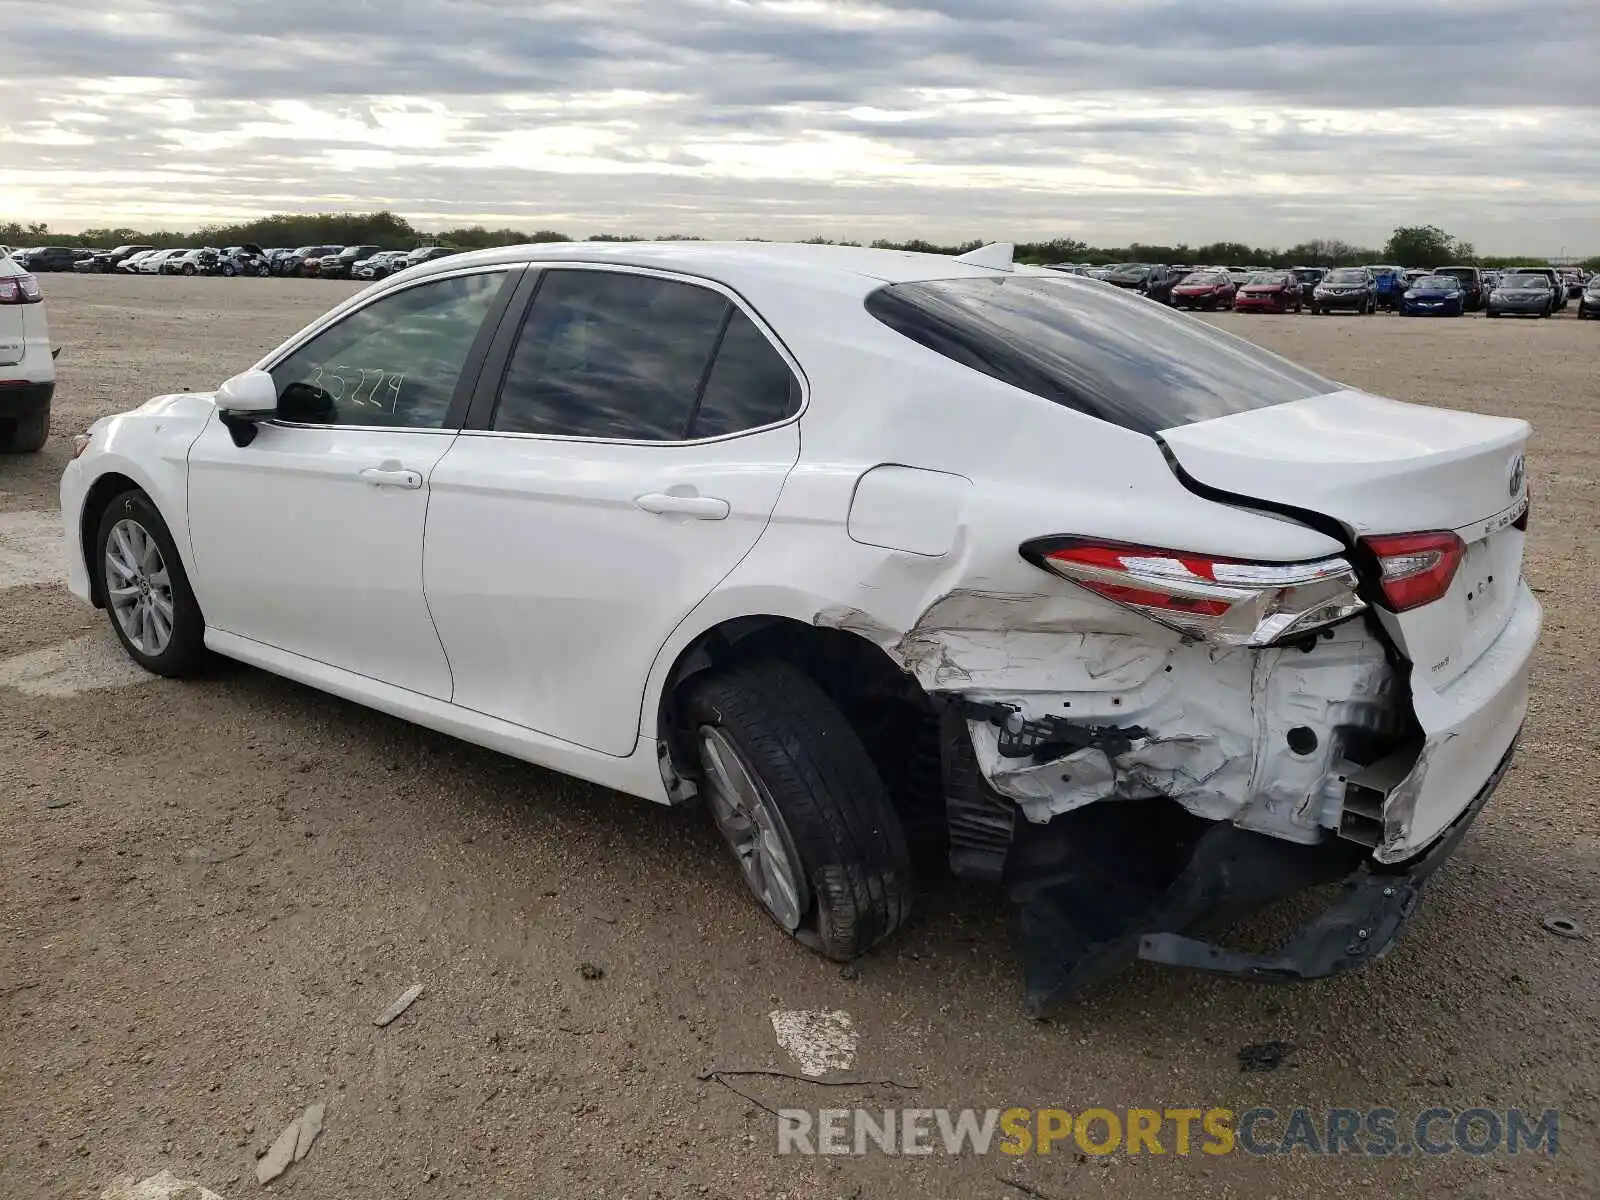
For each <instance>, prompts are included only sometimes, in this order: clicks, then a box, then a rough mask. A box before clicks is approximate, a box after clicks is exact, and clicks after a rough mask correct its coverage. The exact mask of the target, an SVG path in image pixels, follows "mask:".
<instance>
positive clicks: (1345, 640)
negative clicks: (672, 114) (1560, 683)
mask: <svg viewBox="0 0 1600 1200" xmlns="http://www.w3.org/2000/svg"><path fill="white" fill-rule="evenodd" d="M1528 433H1529V430H1528V426H1527V425H1526V424H1525V423H1524V422H1522V421H1518V420H1510V419H1503V418H1498V417H1491V416H1479V415H1472V414H1467V413H1459V412H1450V411H1444V410H1440V409H1435V408H1424V407H1415V406H1412V405H1409V404H1404V403H1400V402H1398V401H1394V400H1387V399H1383V398H1380V397H1377V396H1373V395H1369V394H1366V393H1363V392H1359V391H1356V390H1353V389H1350V388H1347V387H1345V386H1343V385H1340V384H1337V383H1333V382H1330V381H1328V380H1326V379H1323V378H1320V377H1319V376H1317V375H1315V374H1313V373H1312V372H1310V371H1307V370H1304V369H1302V368H1300V367H1298V366H1295V365H1294V364H1292V363H1290V362H1287V361H1285V360H1283V359H1281V358H1278V357H1276V356H1274V355H1271V354H1269V353H1267V352H1265V351H1263V350H1260V349H1258V348H1256V347H1255V346H1253V345H1251V344H1250V343H1248V342H1245V341H1242V340H1240V339H1237V338H1234V337H1232V336H1229V335H1227V334H1224V333H1221V332H1219V331H1217V330H1215V329H1213V328H1212V327H1210V326H1209V325H1207V324H1205V323H1203V322H1201V321H1198V320H1195V319H1192V318H1189V317H1186V316H1183V315H1180V314H1177V313H1174V312H1171V311H1169V310H1167V309H1166V308H1164V307H1162V306H1157V305H1151V304H1148V303H1145V302H1143V301H1142V300H1140V299H1139V298H1138V297H1136V296H1131V295H1124V294H1122V293H1119V292H1117V291H1115V290H1113V289H1110V288H1106V287H1104V286H1102V285H1100V284H1097V283H1094V282H1091V281H1088V280H1083V279H1078V278H1075V277H1072V276H1067V275H1062V274H1060V273H1057V272H1047V271H1041V270H1037V269H1033V270H1030V269H1025V268H1021V267H1013V266H1012V265H1011V262H1010V255H1009V252H1008V250H1007V248H1004V247H986V248H984V249H983V250H981V251H978V252H975V253H974V254H972V255H968V256H966V257H964V258H962V259H952V258H946V257H941V256H935V255H920V254H909V253H900V252H894V251H880V250H866V249H854V248H848V247H830V246H784V245H776V244H766V243H750V244H730V245H718V244H710V243H693V242H676V243H667V244H645V243H623V244H607V245H586V244H566V245H545V246H523V247H511V248H504V249H496V250H489V251H483V252H479V253H473V254H465V255H460V256H455V257H450V258H446V259H441V260H439V261H436V262H431V263H428V264H425V265H422V266H419V267H415V268H413V269H411V270H409V271H406V272H404V273H403V274H402V275H399V276H397V277H395V278H393V279H391V280H387V281H384V282H382V283H379V284H375V285H374V286H372V287H370V288H368V289H367V290H365V291H363V292H361V293H360V294H359V295H357V296H355V297H353V298H351V299H349V300H348V301H346V302H345V303H343V304H342V305H340V306H339V307H338V308H336V309H334V310H333V311H332V312H330V313H328V314H327V315H326V316H325V317H323V318H322V319H320V320H318V321H317V322H315V323H314V324H312V325H311V326H309V327H308V328H306V329H305V330H303V331H302V332H300V333H298V334H296V335H295V336H294V337H292V338H290V339H289V340H288V341H287V342H285V343H284V344H283V345H282V346H280V347H279V348H278V349H276V350H274V351H273V352H272V353H270V354H268V355H267V356H266V357H265V358H263V359H262V360H261V361H260V362H259V363H257V364H256V365H255V366H254V367H252V368H250V369H249V370H246V371H244V372H242V373H241V374H238V375H236V376H234V377H233V378H231V379H229V380H228V381H227V382H226V383H224V384H223V385H222V386H221V387H220V388H219V389H218V391H217V392H216V393H214V394H189V393H184V394H178V395H168V396H160V397H157V398H155V399H153V400H151V401H149V402H148V403H146V404H144V405H142V406H141V407H139V408H137V409H134V410H133V411H131V412H128V413H125V414H122V415H119V416H114V417H107V418H103V419H102V420H100V421H97V422H96V423H95V424H94V425H93V426H92V427H91V428H90V430H89V432H88V434H87V435H85V436H83V437H81V438H80V439H79V445H78V450H79V453H78V456H77V457H76V458H75V459H74V461H73V462H72V463H71V464H70V465H69V466H68V468H67V470H66V474H65V477H64V478H63V480H62V487H61V496H62V509H63V512H64V516H65V523H66V540H67V545H68V549H69V561H70V576H71V577H70V585H71V588H72V591H73V592H74V593H75V594H76V595H78V596H79V597H81V598H82V599H83V600H85V601H88V602H90V603H92V604H95V605H98V606H101V607H103V608H105V609H107V611H108V613H109V615H110V619H111V625H112V628H113V629H114V630H115V631H116V634H117V636H118V637H119V638H120V639H121V640H122V643H123V645H124V646H125V647H126V648H127V651H128V653H129V654H130V655H131V656H132V657H133V659H134V660H135V661H137V662H139V663H140V664H142V665H143V666H145V667H147V668H148V669H150V670H151V671H155V672H158V673H160V674H164V675H171V676H181V675H187V674H189V673H191V672H193V671H195V670H197V669H198V668H200V667H201V666H202V665H203V662H204V659H205V657H206V655H207V654H208V653H215V654H221V655H225V656H227V657H229V658H234V659H238V660H240V661H243V662H246V663H251V664H254V665H256V666H258V667H261V668H263V669H265V670H268V671H272V672H276V673H278V674H281V675H285V676H288V677H290V678H292V679H296V680H299V681H301V682H303V683H306V684H309V685H311V686H313V687H317V688H321V689H324V690H326V691H329V692H333V693H335V694H338V695H340V696H344V697H346V698H349V699H352V700H355V701H358V702H360V703H363V704H367V705H371V706H372V707H375V708H378V709H381V710H383V711H385V712H388V713H392V714H395V715H397V716H400V717H403V718H405V719H407V720H410V721H414V722H417V723H418V724H421V725H425V726H428V727H430V728H433V729H437V730H443V731H445V732H448V733H451V734H455V735H457V736H460V737H462V738H465V739H468V740H470V741H473V742H476V743H478V744H480V745H483V746H488V747H492V748H494V749H496V750H499V751H502V752H504V753H506V754H509V755H513V756H515V757H518V758H521V759H524V760H526V761H528V762H532V763H538V764H540V765H543V766H546V767H549V768H552V769H554V770H557V771H562V772H566V773H569V774H572V775H576V776H580V777H582V778H584V779H588V780H592V781H595V782H597V783H600V784H604V785H607V786H610V787H613V788H616V789H619V790H621V791H623V792H628V793H632V794H633V795H636V796H641V797H644V798H646V799H649V800H654V801H658V802H661V803H667V804H684V803H688V802H691V801H704V802H705V805H706V807H707V808H708V809H709V810H710V813H711V815H712V817H713V818H714V819H715V821H716V823H717V825H718V827H719V828H720V830H721V832H722V834H723V835H724V836H725V837H726V839H727V841H728V844H729V846H730V847H731V849H732V851H733V853H734V856H735V858H736V860H737V863H738V865H739V867H740V869H741V870H742V872H743V875H744V878H745V880H746V881H747V883H748V884H749V887H750V890H751V891H752V892H753V893H754V895H755V896H756V897H757V898H758V899H759V901H760V903H761V904H762V905H764V906H765V908H766V909H767V910H768V911H769V912H770V913H771V915H772V916H773V918H775V919H776V920H777V921H778V922H779V923H780V924H781V925H782V927H783V928H784V929H786V930H787V931H789V932H790V933H791V934H792V935H794V936H795V937H796V938H797V939H799V940H800V941H802V942H803V943H805V944H806V945H808V946H810V947H811V948H813V949H815V950H817V951H819V952H821V953H823V954H826V955H828V956H831V957H834V958H838V959H848V958H851V957H853V956H855V955H858V954H861V953H863V952H864V951H866V950H868V949H869V948H870V947H871V946H873V945H874V944H875V943H877V942H879V941H880V940H881V939H883V938H885V937H887V936H888V935H890V934H892V933H893V932H894V931H895V930H896V929H897V928H898V927H899V926H901V925H902V924H903V923H904V922H905V921H906V919H907V915H908V913H909V912H910V910H911V904H912V897H913V892H914V884H913V878H912V862H913V858H912V855H911V853H910V851H909V849H908V844H920V843H921V842H923V841H924V840H927V841H929V842H930V844H932V845H935V846H937V847H939V848H940V849H941V853H942V854H944V855H946V856H947V859H948V864H949V868H950V869H951V870H953V871H954V872H955V873H956V874H958V875H963V876H968V877H974V878H979V879H986V880H992V881H996V882H999V883H1001V884H1002V886H1003V887H1004V888H1005V890H1006V892H1007V894H1008V895H1009V896H1010V897H1011V898H1012V899H1013V900H1014V901H1015V902H1016V903H1017V904H1019V905H1020V906H1021V909H1022V918H1023V924H1022V929H1023V947H1024V957H1025V961H1026V964H1027V973H1028V993H1029V1001H1030V1004H1031V1006H1032V1007H1033V1009H1034V1010H1035V1011H1044V1010H1045V1009H1047V1008H1048V1007H1049V1006H1051V1005H1052V1004H1053V1003H1054V1002H1055V1001H1057V1000H1059V999H1060V998H1061V997H1062V996H1065V995H1067V994H1069V993H1070V992H1072V991H1073V990H1074V989H1076V988H1078V987H1081V986H1083V985H1084V984H1085V983H1087V982H1089V981H1091V980H1093V979H1095V978H1098V977H1099V976H1100V975H1103V974H1104V973H1105V972H1106V971H1107V970H1109V969H1111V968H1114V967H1116V966H1118V965H1120V964H1123V963H1126V962H1129V961H1132V960H1133V959H1135V958H1140V957H1142V958H1145V959H1149V960H1152V961H1156V962H1163V963H1169V964H1175V965H1187V966H1194V967H1202V968H1205V969H1210V970H1218V971H1228V972H1231V973H1234V974H1239V975H1244V976H1252V977H1270V978H1300V977H1312V976H1318V975H1326V974H1330V973H1333V972H1335V971H1340V970H1344V969H1347V968H1349V967H1352V966H1357V965H1360V964H1361V963H1364V962H1366V961H1369V960H1371V959H1372V958H1375V957H1377V956H1378V955H1380V954H1382V953H1383V952H1384V951H1385V950H1387V949H1388V948H1389V946H1390V944H1391V943H1392V942H1393V941H1394V938H1395V936H1396V933H1397V931H1398V930H1399V928H1400V926H1401V925H1402V923H1403V921H1404V919H1405V918H1406V917H1407V916H1408V915H1409V914H1410V912H1411V911H1412V909H1413V907H1414V906H1415V902H1416V898H1417V894H1418V892H1419V891H1420V890H1421V888H1422V886H1423V884H1424V882H1425V881H1426V879H1427V878H1428V876H1429V874H1430V873H1431V872H1432V871H1433V870H1434V869H1435V868H1436V867H1437V866H1438V865H1439V863H1440V862H1441V861H1442V860H1443V859H1444V858H1445V857H1447V856H1448V855H1449V854H1450V853H1451V851H1452V850H1453V849H1454V847H1455V845H1456V844H1457V842H1458V841H1459V840H1460V838H1461V837H1462V835H1463V834H1464V833H1465V831H1466V829H1467V827H1468V825H1469V824H1470V823H1471V821H1472V820H1473V818H1474V817H1475V816H1476V815H1477V813H1478V812H1479V810H1480V809H1481V808H1482V806H1483V805H1484V804H1485V803H1486V802H1487V800H1488V798H1489V796H1490V793H1491V792H1492V791H1493V789H1494V785H1495V783H1496V782H1497V780H1498V779H1499V777H1500V774H1501V772H1502V771H1503V770H1504V768H1505V765H1506V763H1507V762H1508V760H1509V757H1510V754H1511V749H1512V746H1513V743H1514V741H1515V739H1516V736H1517V733H1518V730H1519V729H1520V727H1521V725H1522V722H1523V717H1524V714H1525V712H1526V709H1527V678H1528V662H1529V658H1530V656H1531V654H1532V652H1533V649H1534V644H1535V642H1536V641H1537V639H1538V636H1539V630H1540V623H1541V613H1540V609H1539V605H1538V603H1537V602H1536V601H1535V599H1534V597H1533V595H1532V594H1531V592H1530V591H1529V589H1528V588H1527V586H1526V585H1525V584H1524V582H1523V579H1522V557H1523V543H1524V530H1525V528H1526V524H1527V517H1528V494H1527V488H1526V483H1525V478H1524V476H1525V471H1524V460H1523V451H1524V447H1525V444H1526V442H1527V438H1528ZM908 835H909V836H908ZM919 869H923V870H928V869H929V868H928V866H927V864H926V863H923V862H922V861H921V860H920V859H919ZM1332 879H1345V880H1347V882H1348V886H1347V887H1346V889H1345V891H1344V893H1343V896H1342V899H1341V900H1340V901H1339V902H1338V903H1337V904H1336V905H1334V907H1333V908H1332V909H1330V910H1329V911H1328V912H1327V913H1326V914H1324V915H1323V916H1322V917H1320V918H1318V920H1317V921H1315V922H1313V923H1312V924H1311V925H1309V926H1307V927H1306V929H1305V930H1303V931H1302V932H1301V933H1300V934H1299V935H1297V936H1296V937H1295V938H1294V939H1293V940H1292V941H1290V942H1289V943H1288V944H1286V945H1285V946H1284V947H1282V948H1281V949H1279V950H1278V951H1276V952H1273V953H1270V954H1245V953H1240V952H1236V951H1233V950H1230V949H1227V948H1226V947H1222V946H1215V945H1210V944H1208V943H1205V942H1202V941H1199V940H1197V939H1196V938H1195V937H1194V936H1193V932H1194V928H1195V926H1196V924H1197V923H1198V922H1201V921H1203V920H1206V919H1209V918H1212V917H1215V916H1217V915H1218V913H1219V912H1233V911H1235V910H1237V909H1242V908H1245V907H1248V906H1250V905H1253V904H1260V903H1263V902H1267V901H1271V900H1274V899H1277V898H1278V897H1280V896H1283V895H1286V894H1288V893H1290V892H1293V891H1295V890H1298V889H1301V888H1304V887H1306V886H1308V885H1310V884H1314V883H1320V882H1324V881H1328V880H1332Z"/></svg>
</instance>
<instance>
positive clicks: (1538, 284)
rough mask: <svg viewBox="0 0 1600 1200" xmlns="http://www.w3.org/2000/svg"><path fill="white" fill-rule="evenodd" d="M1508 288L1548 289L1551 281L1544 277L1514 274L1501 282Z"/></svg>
mask: <svg viewBox="0 0 1600 1200" xmlns="http://www.w3.org/2000/svg"><path fill="white" fill-rule="evenodd" d="M1500 282H1501V283H1503V284H1505V286H1506V287H1513V288H1548V287H1549V286H1550V280H1549V279H1548V278H1547V277H1546V276H1543V275H1524V274H1522V273H1520V272H1513V273H1512V274H1510V275H1507V276H1505V277H1504V278H1502V279H1501V280H1500Z"/></svg>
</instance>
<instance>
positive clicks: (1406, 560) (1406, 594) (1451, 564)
mask: <svg viewBox="0 0 1600 1200" xmlns="http://www.w3.org/2000/svg"><path fill="white" fill-rule="evenodd" d="M1361 544H1362V545H1363V546H1365V547H1366V548H1367V549H1368V550H1370V551H1372V553H1373V555H1375V556H1376V558H1377V560H1378V567H1379V569H1380V570H1381V571H1382V576H1381V578H1380V580H1379V582H1380V583H1381V584H1382V586H1383V595H1384V598H1385V599H1386V600H1388V602H1389V607H1390V608H1392V609H1393V610H1394V611H1395V612H1397V613H1402V612H1409V611H1410V610H1411V609H1413V608H1421V607H1422V606H1423V605H1424V604H1432V603H1433V602H1434V601H1435V600H1437V599H1439V598H1440V597H1441V596H1443V595H1444V594H1445V593H1446V592H1448V591H1449V590H1450V582H1451V580H1453V579H1454V578H1455V577H1456V568H1457V567H1459V566H1460V565H1461V559H1462V556H1463V555H1464V554H1465V553H1466V546H1465V545H1463V544H1462V541H1461V539H1460V538H1459V537H1457V536H1456V535H1455V534H1454V533H1451V532H1450V531H1449V530H1447V529H1446V530H1439V531H1437V532H1434V533H1401V534H1394V535H1391V536H1387V537H1369V538H1363V539H1362V541H1361Z"/></svg>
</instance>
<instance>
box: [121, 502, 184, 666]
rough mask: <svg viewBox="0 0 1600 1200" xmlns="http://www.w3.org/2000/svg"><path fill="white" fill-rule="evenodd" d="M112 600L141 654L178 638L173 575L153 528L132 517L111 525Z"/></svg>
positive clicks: (156, 650) (153, 651) (125, 633)
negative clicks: (173, 596)
mask: <svg viewBox="0 0 1600 1200" xmlns="http://www.w3.org/2000/svg"><path fill="white" fill-rule="evenodd" d="M105 571H106V573H105V583H106V599H107V600H108V601H110V604H111V612H112V614H113V615H114V616H115V617H116V621H117V626H118V628H120V629H121V630H122V634H123V636H124V637H126V638H127V639H128V641H129V643H130V644H131V645H132V646H133V648H134V649H136V650H138V651H139V653H141V654H144V655H148V656H149V657H151V658H155V657H157V656H158V655H160V654H161V653H162V651H164V650H165V649H166V648H167V646H168V645H169V644H171V642H172V628H173V622H174V620H175V611H174V607H173V600H172V576H171V573H170V572H169V571H168V570H167V564H166V561H165V560H164V559H163V558H162V557H161V547H160V546H158V545H157V544H156V540H155V538H154V537H152V536H151V535H150V531H149V530H148V529H146V528H145V527H144V526H143V525H141V524H140V523H139V522H138V521H136V520H134V519H133V518H131V517H128V518H124V519H123V520H121V521H118V522H117V523H116V524H115V525H113V526H112V527H111V535H110V537H108V538H107V539H106V547H105Z"/></svg>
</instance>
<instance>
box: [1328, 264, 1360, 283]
mask: <svg viewBox="0 0 1600 1200" xmlns="http://www.w3.org/2000/svg"><path fill="white" fill-rule="evenodd" d="M1366 281H1367V273H1366V272H1365V271H1362V270H1359V269H1357V268H1356V267H1343V268H1341V269H1340V270H1337V271H1329V272H1328V274H1327V277H1326V278H1324V279H1323V281H1322V282H1323V283H1365V282H1366Z"/></svg>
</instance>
